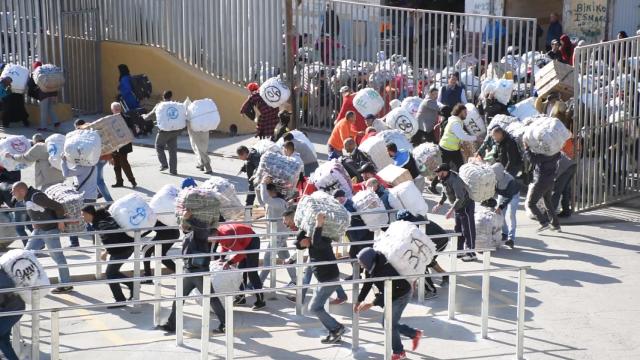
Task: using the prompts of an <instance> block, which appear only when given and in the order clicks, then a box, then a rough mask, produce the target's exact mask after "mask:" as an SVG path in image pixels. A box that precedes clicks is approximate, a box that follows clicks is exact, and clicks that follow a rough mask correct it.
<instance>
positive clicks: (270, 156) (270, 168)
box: [254, 152, 303, 197]
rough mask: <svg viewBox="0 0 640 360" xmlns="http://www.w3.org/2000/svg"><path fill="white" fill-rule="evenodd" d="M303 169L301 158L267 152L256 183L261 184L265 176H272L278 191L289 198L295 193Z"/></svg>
mask: <svg viewBox="0 0 640 360" xmlns="http://www.w3.org/2000/svg"><path fill="white" fill-rule="evenodd" d="M302 168H303V164H302V160H300V158H299V157H288V156H285V155H282V154H280V153H275V152H267V153H265V154H264V155H262V157H261V158H260V164H259V165H258V169H257V170H256V175H255V180H254V183H255V184H259V183H260V182H261V181H262V179H264V177H265V176H270V177H271V178H272V179H273V184H274V185H275V186H276V188H277V189H278V191H279V192H280V193H281V194H283V195H284V196H285V197H288V196H290V195H292V194H293V192H294V191H295V185H296V183H297V181H298V176H299V175H300V172H301V171H302Z"/></svg>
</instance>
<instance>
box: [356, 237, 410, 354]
mask: <svg viewBox="0 0 640 360" xmlns="http://www.w3.org/2000/svg"><path fill="white" fill-rule="evenodd" d="M358 263H359V264H360V266H362V268H363V269H364V270H365V277H366V278H368V279H371V278H383V277H395V276H400V274H399V273H398V271H397V270H396V269H395V268H394V267H393V266H392V265H391V264H390V263H389V262H388V261H387V258H386V257H385V256H384V255H383V254H382V253H380V252H378V251H375V250H373V248H371V247H367V248H364V249H362V250H361V251H360V252H359V253H358ZM373 285H375V286H376V288H378V293H377V294H376V295H375V299H374V300H373V302H370V303H368V302H365V300H366V298H367V295H369V292H370V291H371V288H372V287H373ZM411 295H412V291H411V284H410V283H409V281H407V280H393V281H392V294H391V304H390V305H391V348H392V349H393V355H392V357H391V359H392V360H400V359H406V358H407V354H406V353H405V351H404V346H403V345H402V339H401V338H400V335H404V336H406V337H408V338H410V339H411V342H412V346H411V349H412V351H415V350H416V349H417V348H418V345H419V344H420V339H421V338H422V331H420V330H416V329H414V328H412V327H410V326H408V325H405V324H401V323H400V319H401V318H402V312H403V311H404V309H405V308H406V307H407V305H408V304H409V301H410V300H411ZM373 306H380V307H381V308H384V307H385V306H389V304H385V302H384V281H375V282H367V283H364V284H363V285H362V289H360V294H359V295H358V302H356V303H355V304H353V311H355V312H359V313H360V312H363V311H367V310H369V309H371V308H372V307H373ZM382 325H383V326H384V321H383V324H382Z"/></svg>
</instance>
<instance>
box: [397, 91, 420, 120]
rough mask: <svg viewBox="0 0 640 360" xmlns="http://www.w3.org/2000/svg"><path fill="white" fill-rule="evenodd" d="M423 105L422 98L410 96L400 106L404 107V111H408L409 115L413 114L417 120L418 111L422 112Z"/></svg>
mask: <svg viewBox="0 0 640 360" xmlns="http://www.w3.org/2000/svg"><path fill="white" fill-rule="evenodd" d="M421 103H422V99H421V98H420V97H418V96H409V97H406V98H404V100H402V104H401V105H400V106H402V108H403V109H405V110H407V111H408V112H409V114H411V116H413V117H414V118H415V117H416V114H417V113H418V110H420V104H421Z"/></svg>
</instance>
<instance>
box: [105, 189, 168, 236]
mask: <svg viewBox="0 0 640 360" xmlns="http://www.w3.org/2000/svg"><path fill="white" fill-rule="evenodd" d="M109 212H110V213H111V216H113V218H114V219H115V221H116V222H117V223H118V225H120V227H121V228H123V229H125V230H136V229H144V228H151V227H154V226H155V225H156V220H157V216H156V213H155V212H154V211H153V209H151V207H150V206H149V204H147V202H146V201H145V200H144V199H143V198H142V197H141V196H140V195H138V194H129V195H127V196H125V197H122V198H120V199H118V200H116V201H115V202H114V203H113V204H111V207H109ZM127 234H128V235H129V236H133V235H134V233H133V232H132V231H127Z"/></svg>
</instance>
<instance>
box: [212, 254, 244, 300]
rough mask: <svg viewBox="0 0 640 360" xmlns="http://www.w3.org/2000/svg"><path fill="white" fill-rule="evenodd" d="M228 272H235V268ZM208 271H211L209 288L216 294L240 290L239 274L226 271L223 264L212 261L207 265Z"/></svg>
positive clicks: (240, 280) (240, 276)
mask: <svg viewBox="0 0 640 360" xmlns="http://www.w3.org/2000/svg"><path fill="white" fill-rule="evenodd" d="M229 270H236V267H235V266H232V267H230V268H229ZM209 271H211V287H212V288H213V291H215V292H216V293H225V292H234V291H238V290H239V289H240V285H241V284H242V273H241V272H231V271H227V270H225V269H224V264H223V263H221V262H219V261H213V260H212V261H211V262H210V263H209ZM223 303H224V301H223Z"/></svg>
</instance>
